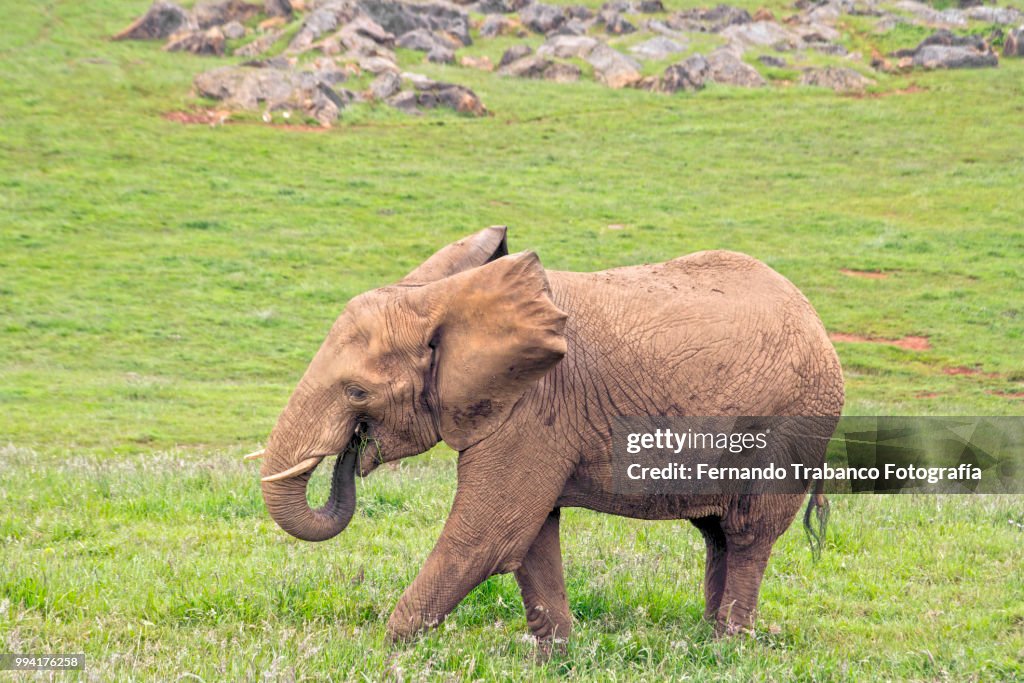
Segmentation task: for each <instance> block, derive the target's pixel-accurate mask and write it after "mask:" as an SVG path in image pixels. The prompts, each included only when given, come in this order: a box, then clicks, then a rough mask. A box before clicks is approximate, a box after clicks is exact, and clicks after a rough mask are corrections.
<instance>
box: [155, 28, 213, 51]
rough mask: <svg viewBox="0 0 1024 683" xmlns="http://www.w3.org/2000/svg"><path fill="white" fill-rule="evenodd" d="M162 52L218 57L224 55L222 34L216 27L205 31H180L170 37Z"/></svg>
mask: <svg viewBox="0 0 1024 683" xmlns="http://www.w3.org/2000/svg"><path fill="white" fill-rule="evenodd" d="M164 50H166V51H167V52H191V53H192V54H194V55H215V56H218V57H219V56H220V55H223V54H224V33H223V32H222V31H221V30H220V28H219V27H217V26H214V27H212V28H208V29H206V30H205V31H204V30H201V29H196V30H194V31H182V32H181V33H175V34H174V35H173V36H171V39H170V40H169V41H167V44H166V45H164Z"/></svg>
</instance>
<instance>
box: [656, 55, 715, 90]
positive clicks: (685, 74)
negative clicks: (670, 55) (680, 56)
mask: <svg viewBox="0 0 1024 683" xmlns="http://www.w3.org/2000/svg"><path fill="white" fill-rule="evenodd" d="M710 73H711V65H710V64H708V60H706V59H704V57H703V56H702V55H699V54H696V55H693V56H691V57H689V58H688V59H686V60H685V61H682V62H679V63H678V64H673V65H672V66H670V67H668V68H667V69H665V73H663V74H662V75H661V78H660V79H658V82H657V84H656V87H655V89H656V90H659V91H661V92H667V93H674V92H679V91H680V90H686V91H691V92H692V91H695V90H700V89H701V88H703V87H704V83H705V82H706V81H707V79H708V76H709V75H710Z"/></svg>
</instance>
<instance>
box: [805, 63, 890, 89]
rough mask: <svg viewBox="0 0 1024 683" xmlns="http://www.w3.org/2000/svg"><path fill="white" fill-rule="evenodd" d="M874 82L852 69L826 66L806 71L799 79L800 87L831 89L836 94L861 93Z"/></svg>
mask: <svg viewBox="0 0 1024 683" xmlns="http://www.w3.org/2000/svg"><path fill="white" fill-rule="evenodd" d="M874 83H875V82H874V81H873V80H871V79H870V78H865V77H864V76H862V75H861V74H859V73H858V72H856V71H854V70H853V69H849V68H846V67H834V66H826V67H825V68H822V69H806V70H805V71H804V73H803V75H802V76H801V77H800V84H801V85H811V86H816V87H819V88H831V89H832V90H834V91H836V92H838V93H862V92H864V89H865V88H867V87H868V86H869V85H874Z"/></svg>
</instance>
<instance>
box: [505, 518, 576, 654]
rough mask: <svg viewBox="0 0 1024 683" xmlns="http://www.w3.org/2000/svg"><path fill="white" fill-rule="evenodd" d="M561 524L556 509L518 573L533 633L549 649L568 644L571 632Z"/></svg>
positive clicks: (535, 540) (545, 523) (528, 621)
mask: <svg viewBox="0 0 1024 683" xmlns="http://www.w3.org/2000/svg"><path fill="white" fill-rule="evenodd" d="M558 523H559V510H558V508H555V509H554V510H553V511H552V512H551V514H549V515H548V518H547V519H546V520H545V521H544V524H543V526H542V527H541V529H540V533H538V534H537V538H536V539H534V541H533V543H532V544H531V545H530V549H529V550H528V551H527V552H526V555H525V556H524V557H523V561H522V564H521V565H520V566H519V568H518V569H517V570H516V572H515V575H516V581H517V582H518V583H519V590H520V591H521V592H522V594H523V606H524V607H525V608H526V622H527V624H529V626H530V632H531V633H533V635H534V636H536V637H537V639H538V640H539V641H542V642H545V641H546V643H547V644H548V645H550V643H551V642H554V641H564V640H566V639H567V638H568V637H569V632H570V630H571V628H572V616H571V615H570V613H569V600H568V598H567V596H566V593H565V577H564V575H563V573H562V549H561V546H560V543H559V540H558Z"/></svg>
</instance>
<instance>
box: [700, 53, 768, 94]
mask: <svg viewBox="0 0 1024 683" xmlns="http://www.w3.org/2000/svg"><path fill="white" fill-rule="evenodd" d="M707 60H708V66H709V67H710V79H711V80H712V81H714V82H715V83H720V84H722V85H735V86H739V87H741V88H760V87H761V86H763V85H766V82H765V80H764V78H762V77H761V74H759V73H758V72H757V69H755V68H754V67H752V66H750V65H749V64H746V63H745V62H743V60H741V59H740V58H739V57H737V56H736V54H735V53H733V52H731V51H730V50H726V49H718V50H715V51H714V52H712V53H711V54H710V55H708V57H707Z"/></svg>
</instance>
